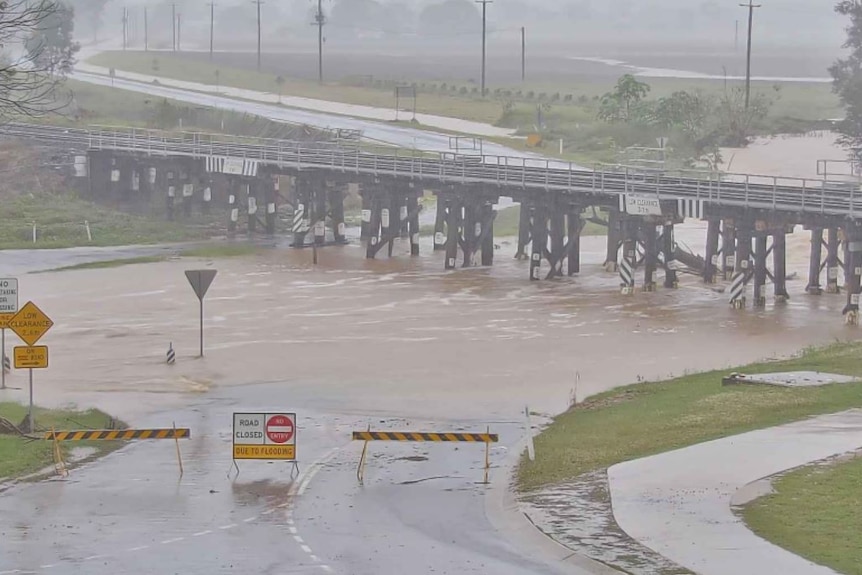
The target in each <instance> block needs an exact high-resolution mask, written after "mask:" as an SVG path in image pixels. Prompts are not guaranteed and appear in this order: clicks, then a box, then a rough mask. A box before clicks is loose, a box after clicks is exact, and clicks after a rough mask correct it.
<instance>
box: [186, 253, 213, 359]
mask: <svg viewBox="0 0 862 575" xmlns="http://www.w3.org/2000/svg"><path fill="white" fill-rule="evenodd" d="M217 273H218V270H186V278H187V279H188V280H189V283H190V284H191V286H192V289H193V290H194V291H195V295H196V296H198V301H199V302H200V318H201V323H200V325H201V357H203V356H204V296H205V295H206V294H207V290H208V289H209V288H210V285H211V284H212V283H213V279H214V278H215V276H216V274H217Z"/></svg>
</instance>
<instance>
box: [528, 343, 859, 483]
mask: <svg viewBox="0 0 862 575" xmlns="http://www.w3.org/2000/svg"><path fill="white" fill-rule="evenodd" d="M860 351H862V344H859V343H838V344H834V345H831V346H828V347H825V348H818V349H808V350H806V351H804V352H803V353H801V354H800V355H799V356H798V357H795V358H792V359H788V360H782V361H768V362H762V363H754V364H751V365H746V366H743V367H740V368H735V369H733V370H720V371H710V372H705V373H698V374H693V375H686V376H683V377H679V378H676V379H671V380H668V381H661V382H655V383H650V382H647V383H639V384H637V385H630V386H626V387H621V388H619V389H615V390H612V391H609V392H606V393H602V394H599V395H596V396H594V397H591V398H590V399H588V400H587V401H585V402H583V403H580V404H578V405H577V406H575V407H573V408H571V409H569V410H568V411H566V412H565V413H563V414H562V415H560V416H558V417H557V418H556V419H555V420H554V422H553V423H552V424H551V425H550V426H549V427H548V429H546V430H545V431H544V432H543V433H542V434H541V435H539V436H538V437H537V438H536V461H534V462H530V461H527V460H526V459H523V460H522V462H521V465H520V468H519V472H518V482H519V485H520V488H521V489H522V490H524V491H530V490H535V489H538V488H541V487H544V486H547V485H551V484H557V483H560V482H563V481H570V480H573V479H574V478H576V477H578V476H579V475H581V474H583V473H586V472H589V471H594V470H598V469H604V468H607V467H610V466H611V465H614V464H616V463H620V462H623V461H628V460H632V459H637V458H640V457H645V456H648V455H653V454H656V453H661V452H665V451H670V450H673V449H678V448H681V447H686V446H689V445H694V444H696V443H701V442H704V441H709V440H712V439H718V438H721V437H727V436H730V435H736V434H739V433H743V432H746V431H751V430H754V429H761V428H765V427H771V426H774V425H780V424H782V423H788V422H791V421H796V420H799V419H802V418H805V417H808V416H811V415H820V414H824V413H833V412H837V411H842V410H844V409H848V408H852V407H860V406H862V393H860V391H862V383H853V384H835V385H828V386H823V387H817V388H804V389H800V388H796V389H788V388H772V387H764V386H722V384H721V378H722V376H724V375H726V374H727V373H728V372H729V371H739V372H742V373H747V374H752V373H767V372H772V371H794V370H811V371H827V372H831V373H839V374H845V375H852V376H860V375H862V364H860V363H859V360H858V358H859V354H860Z"/></svg>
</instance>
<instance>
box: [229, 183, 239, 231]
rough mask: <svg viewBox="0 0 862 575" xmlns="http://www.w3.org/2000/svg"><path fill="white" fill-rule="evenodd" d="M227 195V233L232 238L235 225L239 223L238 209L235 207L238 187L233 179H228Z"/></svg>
mask: <svg viewBox="0 0 862 575" xmlns="http://www.w3.org/2000/svg"><path fill="white" fill-rule="evenodd" d="M227 185H228V195H227V233H228V235H229V236H233V235H234V234H235V233H236V224H237V222H238V221H239V208H238V207H237V197H236V196H237V192H238V190H239V186H238V185H237V181H236V180H235V179H234V178H229V179H228V183H227Z"/></svg>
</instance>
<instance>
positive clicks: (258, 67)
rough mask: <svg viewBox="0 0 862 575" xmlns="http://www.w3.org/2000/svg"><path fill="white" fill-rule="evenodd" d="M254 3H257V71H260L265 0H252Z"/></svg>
mask: <svg viewBox="0 0 862 575" xmlns="http://www.w3.org/2000/svg"><path fill="white" fill-rule="evenodd" d="M252 2H253V3H254V4H257V71H258V72H260V5H261V4H263V0H252Z"/></svg>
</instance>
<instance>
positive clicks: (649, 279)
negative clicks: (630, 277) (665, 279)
mask: <svg viewBox="0 0 862 575" xmlns="http://www.w3.org/2000/svg"><path fill="white" fill-rule="evenodd" d="M641 232H642V236H643V246H644V257H643V260H644V287H643V290H644V291H645V292H654V291H655V290H656V282H655V273H656V268H657V267H658V251H659V249H658V235H657V229H656V224H655V222H653V221H644V222H642V223H641Z"/></svg>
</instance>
